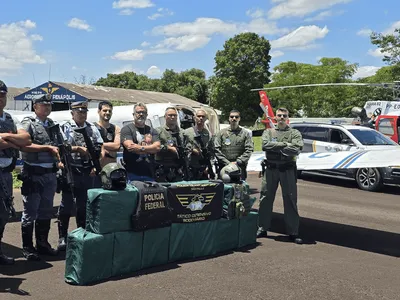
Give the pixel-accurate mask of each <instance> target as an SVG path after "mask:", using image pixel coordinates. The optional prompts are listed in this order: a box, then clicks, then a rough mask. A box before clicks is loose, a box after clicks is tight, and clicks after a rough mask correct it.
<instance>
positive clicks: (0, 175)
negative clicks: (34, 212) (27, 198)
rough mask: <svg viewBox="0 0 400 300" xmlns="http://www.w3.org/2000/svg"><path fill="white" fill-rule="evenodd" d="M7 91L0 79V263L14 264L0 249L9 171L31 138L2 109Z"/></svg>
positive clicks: (9, 194)
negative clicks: (21, 149) (21, 148)
mask: <svg viewBox="0 0 400 300" xmlns="http://www.w3.org/2000/svg"><path fill="white" fill-rule="evenodd" d="M7 92H8V89H7V86H6V85H5V83H4V82H3V81H1V80H0V265H11V264H14V258H12V257H8V256H6V255H4V254H3V252H2V251H1V239H2V238H3V233H4V229H5V225H6V223H7V220H8V218H9V215H10V212H11V211H12V209H13V208H12V199H13V197H12V193H13V188H12V185H13V179H12V174H11V172H12V170H13V169H14V167H15V164H16V161H17V158H18V154H19V152H18V150H19V149H20V147H23V146H28V145H30V144H31V138H30V136H29V134H28V133H27V132H26V131H25V130H24V129H23V128H22V126H21V124H20V123H19V122H18V121H16V120H14V118H12V117H11V115H10V114H9V113H7V112H5V111H4V108H5V107H6V105H7Z"/></svg>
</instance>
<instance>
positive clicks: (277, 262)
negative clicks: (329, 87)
mask: <svg viewBox="0 0 400 300" xmlns="http://www.w3.org/2000/svg"><path fill="white" fill-rule="evenodd" d="M248 182H249V184H250V187H251V188H252V192H253V194H254V195H256V196H258V194H259V186H260V179H259V178H258V177H257V174H254V173H253V174H250V175H249V180H248ZM298 194H299V201H298V205H299V212H300V215H301V221H300V227H301V228H300V233H301V235H302V237H303V238H304V240H305V244H304V245H296V244H293V243H289V242H287V241H286V239H285V238H284V222H283V207H282V198H281V193H280V191H278V193H277V197H276V201H275V206H274V211H275V213H274V219H273V222H272V230H271V232H269V237H268V238H263V239H258V243H257V244H256V245H253V246H251V247H247V248H244V249H241V250H239V251H234V252H228V253H224V254H220V255H217V256H213V257H207V258H202V259H196V260H191V261H184V262H178V263H173V264H167V265H164V266H159V267H155V268H150V269H147V270H142V271H140V272H136V273H132V274H128V275H126V276H123V277H116V278H111V279H110V280H107V281H103V282H99V283H95V284H92V285H90V286H72V285H69V284H67V283H65V282H64V268H65V261H64V257H63V256H62V255H60V256H59V257H56V258H49V257H45V258H44V260H42V261H40V262H27V261H26V260H24V259H23V258H22V255H21V249H20V247H21V231H20V222H19V221H14V222H12V223H9V224H8V225H7V227H6V231H5V234H4V235H5V236H4V243H3V249H4V252H5V253H6V254H8V255H12V256H14V257H16V259H17V261H16V264H15V265H14V266H0V299H1V300H8V299H21V297H22V296H28V298H29V299H43V300H46V299H58V300H63V299H71V298H73V299H96V300H101V299H400V284H399V283H400V280H399V278H400V260H399V257H400V197H399V194H400V188H399V187H386V188H385V190H384V191H383V192H381V193H372V192H365V191H361V190H359V189H357V187H356V184H355V182H352V181H345V180H339V179H332V178H325V177H319V178H317V177H313V176H304V177H303V178H302V179H299V181H298ZM14 196H15V204H16V208H17V211H18V212H19V215H20V212H21V208H22V200H21V196H20V194H19V191H18V190H15V191H14ZM59 203H60V197H59V195H57V197H56V199H55V203H54V211H55V212H56V210H57V206H58V205H59ZM255 207H257V204H256V205H255ZM54 221H55V219H53V222H52V229H51V233H50V242H51V243H52V245H54V246H55V245H56V242H57V226H56V225H57V224H56V223H55V222H54ZM71 223H72V224H71V225H72V226H71V230H72V229H74V228H75V224H74V221H72V222H71Z"/></svg>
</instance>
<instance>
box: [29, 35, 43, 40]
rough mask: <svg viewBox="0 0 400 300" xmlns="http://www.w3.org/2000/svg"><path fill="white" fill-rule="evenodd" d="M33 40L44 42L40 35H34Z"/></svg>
mask: <svg viewBox="0 0 400 300" xmlns="http://www.w3.org/2000/svg"><path fill="white" fill-rule="evenodd" d="M31 39H32V41H43V37H42V36H41V35H40V34H32V35H31Z"/></svg>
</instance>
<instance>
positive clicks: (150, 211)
mask: <svg viewBox="0 0 400 300" xmlns="http://www.w3.org/2000/svg"><path fill="white" fill-rule="evenodd" d="M131 184H132V185H133V186H135V187H136V188H137V189H138V191H139V201H138V205H137V208H136V212H134V214H133V215H132V227H133V231H144V230H147V229H152V228H161V227H167V226H170V225H171V223H172V221H171V220H172V219H171V209H170V207H169V205H168V200H167V188H166V187H163V186H162V185H160V184H158V183H156V182H150V181H145V182H142V181H132V182H131Z"/></svg>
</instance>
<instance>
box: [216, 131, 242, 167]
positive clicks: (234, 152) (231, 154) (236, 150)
mask: <svg viewBox="0 0 400 300" xmlns="http://www.w3.org/2000/svg"><path fill="white" fill-rule="evenodd" d="M246 134H247V132H246V131H244V129H243V128H239V129H238V130H236V131H228V130H227V129H225V130H221V139H222V140H221V141H220V143H221V151H222V153H223V154H225V156H226V158H227V159H228V160H229V161H236V159H237V158H238V157H239V156H240V155H242V154H243V153H244V151H245V150H246V148H245V143H246Z"/></svg>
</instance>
